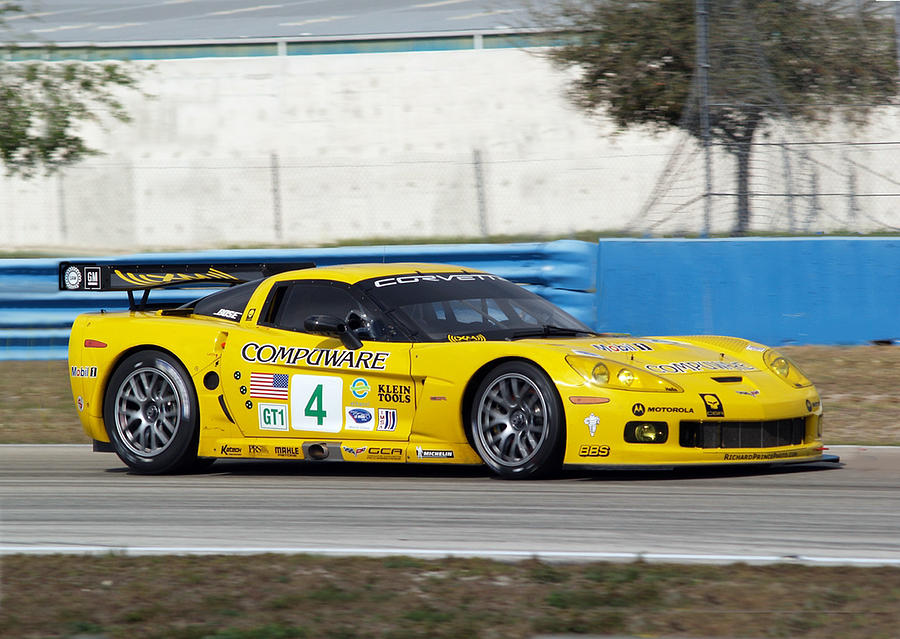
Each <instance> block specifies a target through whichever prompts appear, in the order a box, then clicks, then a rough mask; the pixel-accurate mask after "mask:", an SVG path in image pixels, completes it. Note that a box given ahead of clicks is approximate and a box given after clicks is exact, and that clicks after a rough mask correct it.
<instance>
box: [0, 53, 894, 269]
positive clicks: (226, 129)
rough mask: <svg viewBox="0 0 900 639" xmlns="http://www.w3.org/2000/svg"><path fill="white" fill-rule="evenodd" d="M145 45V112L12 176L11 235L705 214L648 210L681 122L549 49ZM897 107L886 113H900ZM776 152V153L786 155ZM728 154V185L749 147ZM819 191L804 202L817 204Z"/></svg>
mask: <svg viewBox="0 0 900 639" xmlns="http://www.w3.org/2000/svg"><path fill="white" fill-rule="evenodd" d="M132 64H134V65H136V66H139V67H141V68H144V69H145V78H144V81H143V89H144V92H145V93H146V94H147V95H146V96H141V95H137V94H131V95H127V96H125V98H126V102H127V104H128V107H129V110H130V111H131V113H132V115H133V116H134V123H133V124H131V125H123V124H120V123H116V122H111V123H107V126H106V128H105V129H101V128H93V129H92V130H91V131H90V132H89V139H90V140H91V142H92V144H93V145H94V146H95V147H96V148H99V149H103V150H104V151H105V153H106V154H105V155H103V156H100V157H96V158H92V159H90V160H88V161H86V162H84V163H81V164H79V165H77V166H74V167H71V168H68V169H66V170H65V172H64V173H63V174H61V175H59V176H54V177H50V178H37V179H35V180H33V181H31V182H23V181H21V180H17V179H11V178H2V179H0V211H2V214H0V237H2V238H3V239H2V247H3V248H23V247H48V246H49V247H65V248H66V250H68V251H70V252H71V251H85V252H104V253H108V252H117V251H131V250H138V249H158V248H191V249H193V248H205V247H223V246H235V245H240V246H247V245H271V244H277V245H301V246H308V245H314V244H317V243H325V242H341V241H345V240H349V239H359V238H372V239H376V240H381V241H387V242H390V241H393V240H396V239H398V238H405V237H412V238H415V237H446V238H454V237H456V238H459V237H466V238H471V237H478V236H481V235H484V234H520V233H521V234H528V235H565V234H569V233H573V232H576V231H588V230H589V231H596V232H602V231H605V230H622V229H626V228H631V229H636V230H638V231H645V230H653V231H656V232H660V231H662V232H678V231H682V232H684V231H686V232H699V231H701V230H702V229H703V222H702V216H701V215H700V208H699V207H700V205H699V204H695V205H694V206H693V208H692V209H684V210H682V211H680V212H679V211H676V212H675V213H673V214H671V215H670V214H669V213H668V212H667V211H668V210H669V209H665V208H662V209H657V210H654V212H653V213H652V215H651V216H650V217H651V220H650V221H651V222H652V229H649V228H646V225H642V224H641V223H640V222H639V221H636V220H637V218H638V216H639V214H640V213H641V210H642V206H643V205H644V204H645V203H646V202H647V199H648V197H649V196H650V194H651V193H652V192H653V188H654V185H655V184H656V183H657V178H658V177H659V176H660V174H661V173H662V171H663V169H664V168H665V166H666V163H667V161H668V159H669V157H670V154H671V152H672V151H673V149H675V148H676V146H677V143H678V141H679V139H680V136H679V134H677V133H667V134H664V135H659V136H653V135H650V134H649V133H646V132H628V133H621V134H618V135H614V131H613V128H612V127H611V125H610V124H609V123H608V122H603V121H597V120H591V119H589V118H587V117H586V116H584V115H583V114H581V113H579V112H576V111H575V110H574V109H573V108H572V107H571V106H570V105H569V104H568V103H567V102H566V101H565V99H564V97H563V92H564V87H565V82H566V79H567V76H566V74H565V73H563V72H561V71H558V70H555V69H553V68H552V67H551V66H550V65H549V63H548V62H547V61H546V60H545V59H543V58H541V57H540V55H539V54H538V53H537V50H535V49H529V50H521V49H477V50H459V51H431V52H422V51H417V52H395V53H366V54H350V55H297V56H267V57H246V58H207V59H188V60H158V61H155V62H153V63H152V66H150V65H149V63H144V62H134V63H132ZM885 122H887V124H885V125H884V126H882V128H881V129H879V130H885V127H887V128H888V129H889V128H890V127H892V126H894V125H895V124H896V122H895V121H894V120H892V119H890V118H888V119H887V120H885ZM896 128H900V126H898V127H896ZM896 128H895V129H894V130H896ZM842 135H843V134H842ZM777 153H778V152H776V156H773V160H772V161H771V162H770V164H769V166H768V168H767V169H766V171H768V172H769V173H771V172H772V167H774V169H775V172H776V173H777V172H778V171H780V168H779V167H781V166H782V160H781V156H780V155H777ZM760 157H762V156H760ZM697 161H698V159H697V158H696V157H694V158H693V160H692V164H690V165H686V167H682V168H680V169H679V170H678V172H677V174H678V175H679V176H680V179H681V181H680V182H678V183H677V184H675V185H674V187H673V189H674V190H673V191H671V194H675V195H678V194H679V193H683V192H688V193H702V192H703V184H702V170H701V168H700V167H701V165H699V164H697ZM876 164H877V163H876ZM714 168H715V171H714V173H715V175H716V176H717V178H718V179H720V180H725V181H726V184H724V185H720V186H721V188H723V189H724V188H727V187H728V185H727V181H728V180H729V176H730V175H731V174H732V173H733V171H732V164H731V158H729V157H727V156H720V157H718V158H717V164H716V167H714ZM882 172H883V171H882ZM846 175H847V171H844V170H843V169H841V166H838V167H837V169H834V170H829V171H826V172H824V173H823V174H822V176H821V180H819V182H817V186H818V188H819V189H821V190H822V191H823V192H824V191H835V192H837V191H839V190H840V189H845V188H846V187H847V184H846V182H847V178H846ZM765 176H766V175H765V172H763V171H760V173H759V177H760V179H762V178H764V177H765ZM829 176H830V177H829ZM867 176H868V177H867ZM869 178H871V179H880V178H875V177H872V175H870V174H869V173H863V172H860V173H859V177H858V180H857V182H859V184H860V185H861V187H860V188H863V187H864V186H865V185H864V184H863V182H864V181H865V180H866V179H869ZM829 180H831V181H830V182H829ZM687 182H690V184H687ZM809 187H810V185H809V184H806V183H798V184H796V185H795V190H797V191H801V190H809ZM689 189H693V191H690V190H689ZM697 189H699V191H698V190H697ZM874 201H875V200H871V202H874ZM803 202H806V200H804V201H803ZM803 202H801V204H802V203H803ZM810 202H811V200H810ZM890 202H893V203H895V204H900V198H898V199H896V200H891V199H889V198H881V199H880V200H878V205H879V206H880V207H881V208H883V209H885V210H884V212H882V211H881V209H879V213H878V216H881V217H878V216H875V217H874V218H873V217H872V216H869V217H868V218H867V217H864V216H862V215H860V216H858V218H857V219H856V220H855V224H856V225H857V227H855V228H858V229H859V230H868V229H871V228H878V227H879V224H881V223H882V222H883V220H884V216H887V219H888V221H890V220H892V219H893V220H894V224H895V226H896V227H900V213H898V211H900V206H893V205H891V206H889V203H890ZM782 203H783V200H781V199H775V200H773V199H771V198H770V199H768V200H767V201H766V202H765V203H764V204H762V205H760V209H759V213H760V215H759V218H758V219H759V220H760V227H759V228H765V229H778V228H785V225H786V224H787V223H788V216H787V215H786V214H785V213H784V211H785V208H784V206H783V204H782ZM814 204H815V206H817V207H820V208H821V209H822V210H827V211H828V212H829V215H828V216H824V215H823V216H819V217H817V218H815V219H814V220H813V222H812V223H811V224H807V225H806V227H803V226H802V225H801V226H798V227H794V228H800V229H804V228H805V229H806V230H810V231H821V230H828V229H833V228H842V227H846V226H847V225H846V215H845V213H844V212H845V210H848V207H851V204H850V203H848V200H847V198H841V197H832V198H830V199H829V198H826V199H824V200H822V201H821V202H818V203H814ZM798 206H799V205H798ZM810 206H813V204H810ZM804 211H806V209H800V210H798V212H797V213H796V217H797V218H798V219H800V218H803V219H807V221H808V219H809V218H808V217H807V218H804V215H807V214H806V213H804ZM714 213H715V215H714V218H713V220H712V228H711V230H712V231H713V232H728V231H729V230H730V229H731V227H732V225H733V222H734V219H733V218H734V216H733V205H732V203H731V200H730V199H728V198H725V199H723V198H719V200H718V204H717V207H716V209H715V211H714ZM882 213H884V215H882ZM792 215H793V214H792ZM891 216H893V217H891ZM869 218H871V219H869ZM876 218H877V219H876Z"/></svg>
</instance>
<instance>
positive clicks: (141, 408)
mask: <svg viewBox="0 0 900 639" xmlns="http://www.w3.org/2000/svg"><path fill="white" fill-rule="evenodd" d="M197 416H198V415H197V395H196V392H195V391H194V387H193V384H192V383H191V380H190V378H189V377H188V374H187V372H186V371H185V370H184V367H183V366H182V365H181V363H180V362H178V360H176V359H175V358H174V357H172V356H171V355H168V354H166V353H161V352H158V351H140V352H138V353H135V354H134V355H131V356H129V357H127V358H126V359H125V360H124V361H123V362H122V363H121V364H120V365H119V366H118V368H116V370H115V372H114V373H113V375H112V377H111V378H110V382H109V385H108V386H107V388H106V398H105V401H104V404H103V419H104V421H105V423H106V431H107V433H108V434H109V439H110V441H111V442H112V443H113V446H114V447H115V449H116V454H118V456H119V458H120V459H121V460H122V461H123V462H125V463H126V464H127V465H128V466H130V467H131V468H133V469H134V470H136V471H138V472H141V473H149V474H160V473H169V472H178V471H184V470H188V469H189V468H191V467H192V466H193V465H195V464H197V463H198V460H197V438H198V434H199V430H198V427H197V426H198V419H197Z"/></svg>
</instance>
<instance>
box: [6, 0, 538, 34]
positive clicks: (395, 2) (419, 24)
mask: <svg viewBox="0 0 900 639" xmlns="http://www.w3.org/2000/svg"><path fill="white" fill-rule="evenodd" d="M20 4H22V5H23V11H21V12H13V13H9V14H7V15H5V16H4V18H5V20H6V23H7V28H8V31H4V30H2V29H0V40H16V41H23V42H24V41H38V42H58V43H63V42H95V43H96V42H123V41H149V40H206V39H234V38H269V37H296V36H330V35H359V34H376V33H377V34H385V33H390V34H399V33H422V32H444V31H472V30H476V31H477V30H495V29H511V28H517V27H522V26H527V25H528V24H530V22H531V21H530V20H529V18H528V10H527V6H528V2H527V1H526V0H117V1H116V2H110V0H80V1H79V2H72V0H25V1H24V2H22V3H20Z"/></svg>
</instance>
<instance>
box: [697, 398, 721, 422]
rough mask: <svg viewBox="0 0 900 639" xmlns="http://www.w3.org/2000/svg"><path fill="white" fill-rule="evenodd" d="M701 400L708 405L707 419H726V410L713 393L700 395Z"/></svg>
mask: <svg viewBox="0 0 900 639" xmlns="http://www.w3.org/2000/svg"><path fill="white" fill-rule="evenodd" d="M700 399H702V400H703V403H704V404H706V416H707V417H725V408H724V407H723V406H722V402H721V400H719V398H718V397H716V396H715V395H713V394H712V393H700Z"/></svg>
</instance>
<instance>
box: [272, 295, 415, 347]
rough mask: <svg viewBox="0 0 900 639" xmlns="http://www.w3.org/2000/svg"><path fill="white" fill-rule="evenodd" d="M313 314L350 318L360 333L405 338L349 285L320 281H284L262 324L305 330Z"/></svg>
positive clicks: (386, 338) (384, 338)
mask: <svg viewBox="0 0 900 639" xmlns="http://www.w3.org/2000/svg"><path fill="white" fill-rule="evenodd" d="M311 315H331V316H333V317H337V318H339V319H341V320H344V321H347V322H348V325H350V326H351V327H352V330H353V332H354V333H356V335H357V337H359V338H360V339H363V340H375V341H382V342H392V341H402V339H403V337H402V335H400V334H399V333H398V332H397V331H396V329H394V328H393V327H392V326H390V325H386V323H385V322H384V321H382V319H381V316H380V314H376V313H373V312H372V311H371V310H370V309H368V308H366V307H365V306H364V305H363V304H362V303H360V301H359V300H357V299H356V297H354V296H353V295H352V294H351V293H350V292H349V291H348V290H347V289H345V288H341V287H339V286H332V285H331V284H328V283H321V282H285V283H283V284H278V285H276V286H275V288H273V289H272V292H271V293H270V296H269V300H268V301H267V303H266V307H265V309H264V310H263V319H262V320H261V322H260V323H261V324H264V325H267V326H274V327H276V328H282V329H285V330H288V331H299V332H301V333H302V332H304V331H305V328H304V323H305V322H306V319H307V318H308V317H309V316H311Z"/></svg>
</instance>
